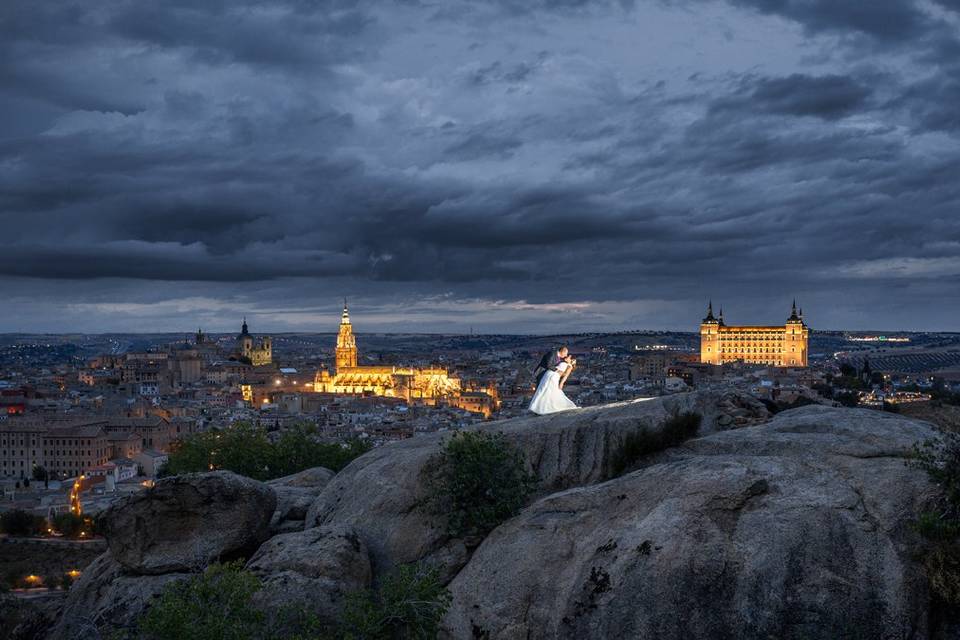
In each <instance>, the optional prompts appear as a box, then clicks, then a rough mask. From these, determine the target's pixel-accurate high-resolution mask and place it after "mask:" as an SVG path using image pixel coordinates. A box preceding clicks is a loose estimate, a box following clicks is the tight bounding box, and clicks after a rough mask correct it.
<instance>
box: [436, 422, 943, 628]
mask: <svg viewBox="0 0 960 640" xmlns="http://www.w3.org/2000/svg"><path fill="white" fill-rule="evenodd" d="M932 435H933V432H932V430H931V428H930V427H929V425H926V424H923V423H918V422H913V421H910V420H905V419H902V418H898V417H895V416H891V415H889V414H882V413H879V412H874V411H866V410H849V409H832V408H828V407H820V406H811V407H804V408H801V409H796V410H791V411H788V412H784V413H782V414H779V415H778V416H776V418H774V419H773V420H772V421H771V422H770V423H768V424H765V425H761V426H754V427H748V428H744V429H739V430H734V431H726V432H722V433H714V434H713V435H710V436H707V437H704V438H699V439H696V440H692V441H690V442H688V443H687V444H686V445H684V446H682V447H680V448H678V449H676V450H674V451H673V452H672V453H671V454H670V455H669V456H667V458H666V459H663V458H661V459H660V461H659V462H657V463H656V464H653V465H650V466H647V467H645V468H642V469H640V470H638V471H636V472H633V473H630V474H628V475H626V476H623V477H620V478H617V479H615V480H612V481H610V482H605V483H603V484H596V485H592V486H585V487H579V488H573V489H570V490H567V491H562V492H559V493H555V494H553V495H550V496H547V497H545V498H543V499H541V500H539V501H538V502H536V503H535V504H533V505H531V506H530V507H528V508H527V509H526V510H524V511H523V512H522V513H521V514H520V515H519V516H517V517H516V518H514V519H512V520H510V521H508V522H507V523H505V524H503V525H501V526H500V527H499V528H497V529H496V530H494V532H493V533H492V534H491V535H490V536H489V537H488V538H487V539H486V540H485V541H484V542H483V544H482V545H481V546H480V547H479V549H477V551H476V552H475V553H474V554H473V556H472V558H471V559H470V561H469V563H468V564H467V565H466V567H465V568H464V569H463V570H462V571H460V572H459V574H458V575H457V577H456V578H455V579H454V580H453V582H452V583H451V585H450V589H451V591H452V593H453V606H452V608H451V610H450V611H449V613H448V615H447V618H446V621H445V628H446V633H447V634H448V636H449V637H450V638H471V637H474V638H476V637H482V638H489V639H491V640H493V639H498V638H503V639H506V638H510V639H512V638H531V639H535V638H608V637H639V638H643V637H649V638H660V639H664V640H670V639H681V638H684V639H686V638H721V637H731V638H732V637H736V638H757V639H760V638H773V637H775V638H787V639H789V638H796V639H800V638H820V637H837V638H839V637H869V638H880V637H882V638H916V637H926V635H927V633H928V620H927V618H926V611H927V609H928V606H927V605H928V603H927V597H928V596H927V589H926V586H925V580H924V577H923V575H922V573H921V570H920V569H919V567H918V565H917V563H916V560H915V557H914V553H915V551H916V549H917V545H918V544H919V540H918V538H917V535H916V533H915V532H913V531H912V530H911V529H910V527H909V525H908V523H909V521H910V520H911V518H913V517H914V516H915V514H916V513H917V511H918V510H919V509H920V508H921V505H922V504H923V503H924V501H925V500H926V499H927V498H928V496H929V493H930V490H931V488H930V485H929V484H928V480H927V477H926V475H925V474H924V473H923V472H922V471H919V470H916V469H914V468H911V467H910V466H908V465H906V464H904V461H905V460H904V459H905V457H906V456H908V455H909V453H910V450H911V447H912V445H913V444H914V443H915V442H917V441H919V440H924V439H927V438H929V437H931V436H932Z"/></svg>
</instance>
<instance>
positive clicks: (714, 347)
mask: <svg viewBox="0 0 960 640" xmlns="http://www.w3.org/2000/svg"><path fill="white" fill-rule="evenodd" d="M809 334H810V328H809V327H807V325H806V324H805V323H804V322H803V310H802V309H801V310H800V312H799V313H798V312H797V302H796V301H794V302H793V309H792V311H791V313H790V317H789V318H787V321H786V323H785V324H782V325H777V326H772V327H765V326H757V325H741V326H732V325H729V326H728V325H727V324H725V323H724V321H723V309H721V310H720V317H718V318H716V317H714V315H713V302H711V303H710V304H709V305H708V306H707V317H706V318H704V319H703V321H702V322H701V323H700V362H706V363H708V364H723V363H725V362H749V363H751V364H765V365H772V366H775V367H805V366H807V339H808V337H809Z"/></svg>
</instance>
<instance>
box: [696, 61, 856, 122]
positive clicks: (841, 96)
mask: <svg viewBox="0 0 960 640" xmlns="http://www.w3.org/2000/svg"><path fill="white" fill-rule="evenodd" d="M744 84H745V86H744V87H743V89H742V90H741V91H740V92H739V95H738V96H737V97H735V98H731V99H722V100H718V101H716V102H715V103H714V104H713V105H712V109H715V110H724V109H731V108H732V109H741V110H745V111H747V110H756V111H761V112H762V111H766V112H768V113H779V114H783V115H793V116H814V117H817V118H823V119H825V120H835V119H837V118H842V117H844V116H846V115H849V114H851V113H857V112H859V111H861V110H862V109H863V107H864V106H866V103H867V99H868V98H869V97H870V94H871V90H870V88H869V87H865V86H863V85H862V84H860V83H859V82H858V81H857V80H855V79H854V78H851V77H847V76H837V75H829V76H821V77H811V76H808V75H804V74H799V73H795V74H792V75H790V76H788V77H785V78H760V79H757V80H754V81H748V82H746V83H744Z"/></svg>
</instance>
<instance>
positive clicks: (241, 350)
mask: <svg viewBox="0 0 960 640" xmlns="http://www.w3.org/2000/svg"><path fill="white" fill-rule="evenodd" d="M237 353H238V354H239V355H241V356H243V357H245V358H249V359H250V364H252V365H253V366H255V367H261V366H263V365H266V364H271V363H272V362H273V342H272V341H271V340H270V336H264V337H262V338H259V339H255V338H254V337H253V336H252V335H250V330H249V329H248V328H247V319H246V318H244V319H243V326H242V327H241V328H240V335H239V336H237Z"/></svg>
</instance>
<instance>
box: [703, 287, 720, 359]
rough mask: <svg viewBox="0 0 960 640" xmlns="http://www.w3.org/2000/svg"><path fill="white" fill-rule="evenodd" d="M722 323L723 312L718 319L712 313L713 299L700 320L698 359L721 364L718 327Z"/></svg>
mask: <svg viewBox="0 0 960 640" xmlns="http://www.w3.org/2000/svg"><path fill="white" fill-rule="evenodd" d="M722 325H723V312H722V311H721V312H720V319H717V318H716V317H714V315H713V300H711V301H710V304H709V305H707V317H705V318H704V319H703V320H702V321H701V322H700V361H701V362H708V363H710V364H721V362H722V361H721V359H720V327H721V326H722Z"/></svg>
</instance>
